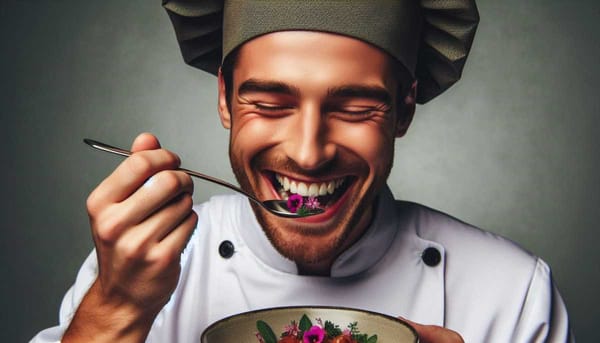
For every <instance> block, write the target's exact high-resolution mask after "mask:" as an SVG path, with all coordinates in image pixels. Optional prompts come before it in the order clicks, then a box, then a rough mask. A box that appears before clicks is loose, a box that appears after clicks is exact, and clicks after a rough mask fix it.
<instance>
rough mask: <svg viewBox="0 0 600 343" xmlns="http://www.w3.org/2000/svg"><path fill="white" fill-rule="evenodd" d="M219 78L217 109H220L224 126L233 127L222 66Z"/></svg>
mask: <svg viewBox="0 0 600 343" xmlns="http://www.w3.org/2000/svg"><path fill="white" fill-rule="evenodd" d="M218 80H219V102H218V105H217V109H218V110H219V117H220V118H221V124H222V125H223V127H224V128H226V129H230V128H231V113H230V112H229V107H228V106H227V92H226V91H225V81H224V80H223V74H222V73H221V68H219V74H218Z"/></svg>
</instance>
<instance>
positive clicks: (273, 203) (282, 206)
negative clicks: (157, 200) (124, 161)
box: [83, 138, 324, 218]
mask: <svg viewBox="0 0 600 343" xmlns="http://www.w3.org/2000/svg"><path fill="white" fill-rule="evenodd" d="M83 142H84V143H85V144H87V145H89V146H91V147H92V148H95V149H98V150H102V151H106V152H110V153H113V154H116V155H120V156H125V157H129V156H131V154H132V152H131V151H129V150H125V149H121V148H117V147H114V146H111V145H108V144H105V143H102V142H98V141H95V140H93V139H89V138H84V139H83ZM177 170H180V171H182V172H184V173H186V174H188V175H190V176H194V177H197V178H200V179H203V180H206V181H210V182H213V183H216V184H218V185H221V186H224V187H227V188H229V189H231V190H234V191H236V192H238V193H241V194H243V195H244V196H245V197H247V198H248V199H250V200H252V201H254V202H255V203H256V204H258V205H260V206H262V207H263V208H264V209H266V210H267V211H269V212H271V213H273V214H275V215H277V216H280V217H285V218H299V217H308V216H313V215H315V214H319V213H323V212H324V210H323V209H322V208H314V209H310V210H307V211H302V212H300V213H298V212H292V211H290V210H289V208H288V207H287V201H285V200H277V199H274V200H265V201H260V200H258V199H256V198H255V197H254V196H252V195H250V194H248V193H247V192H246V191H244V190H243V189H241V188H239V187H237V186H234V185H232V184H230V183H229V182H226V181H223V180H221V179H217V178H216V177H212V176H209V175H206V174H202V173H199V172H197V171H193V170H189V169H185V168H178V169H177Z"/></svg>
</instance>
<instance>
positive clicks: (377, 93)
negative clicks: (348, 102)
mask: <svg viewBox="0 0 600 343" xmlns="http://www.w3.org/2000/svg"><path fill="white" fill-rule="evenodd" d="M327 96H328V97H332V98H364V99H372V100H376V101H380V102H382V103H384V104H385V105H388V106H390V105H391V104H392V96H391V95H390V93H389V92H388V91H387V90H386V89H385V88H383V87H379V86H365V85H347V86H340V87H334V88H330V89H329V91H328V92H327Z"/></svg>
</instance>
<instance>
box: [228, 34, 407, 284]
mask: <svg viewBox="0 0 600 343" xmlns="http://www.w3.org/2000/svg"><path fill="white" fill-rule="evenodd" d="M388 58H389V57H388V56H387V55H386V54H384V53H382V52H381V51H380V50H378V49H376V48H374V47H372V46H370V45H368V44H366V43H364V42H361V41H359V40H356V39H352V38H348V37H344V36H340V35H333V34H325V33H316V32H299V31H289V32H277V33H272V34H268V35H264V36H261V37H259V38H256V39H254V40H252V41H250V42H247V43H246V44H244V45H243V46H242V47H241V50H240V51H239V55H238V63H237V65H236V66H235V69H234V74H233V85H232V91H233V93H232V97H231V103H230V104H228V103H227V97H226V93H225V85H224V82H223V78H222V76H220V77H219V80H220V81H219V84H220V87H219V88H220V92H219V113H220V115H221V121H222V123H223V126H224V127H225V128H228V129H230V130H231V134H230V160H231V164H232V167H233V170H234V173H235V175H236V177H237V179H238V182H239V183H240V185H241V186H242V188H244V189H245V190H246V191H248V192H250V193H253V194H254V195H256V197H258V198H259V199H272V198H274V197H279V194H277V192H276V191H275V189H274V187H273V185H272V183H271V182H270V181H269V180H268V177H266V176H265V175H270V174H272V173H273V172H275V173H279V174H283V175H286V176H289V177H290V178H293V179H296V180H301V181H307V182H326V181H329V180H334V179H338V178H340V177H346V178H351V179H352V180H353V182H352V184H351V186H350V189H348V191H347V192H346V193H347V194H345V196H344V197H343V199H342V200H341V201H340V202H339V203H338V204H337V205H336V207H337V208H336V209H334V210H330V211H327V212H326V213H325V214H322V215H318V216H313V217H310V218H305V219H299V220H290V219H284V218H280V217H277V216H274V215H271V214H269V213H267V212H266V211H264V210H263V209H261V208H258V207H254V212H255V214H256V217H257V219H258V220H259V222H260V223H261V225H262V227H263V228H264V229H265V232H266V234H267V236H268V237H269V238H270V240H271V242H272V243H273V245H274V246H275V247H276V248H277V249H278V250H279V252H280V253H281V254H282V255H284V256H286V257H288V258H290V259H292V260H294V261H296V263H297V265H298V268H299V271H300V272H301V273H303V274H311V275H328V274H329V270H330V267H331V264H332V263H333V261H334V260H335V258H336V257H337V256H338V255H339V254H340V253H341V252H342V251H344V250H345V249H347V248H348V247H349V246H350V245H352V244H353V243H354V242H356V240H357V239H359V238H360V236H361V235H362V233H363V232H364V231H365V229H366V228H367V227H368V224H369V223H370V220H371V217H372V213H373V201H374V199H375V197H376V195H377V194H378V193H379V191H380V190H381V188H382V187H383V186H384V185H385V180H386V179H387V177H388V175H389V172H390V169H391V167H392V161H393V155H394V139H395V138H396V137H400V136H402V135H404V133H405V132H406V129H407V128H408V125H409V123H410V119H411V118H412V113H413V110H414V89H413V91H412V92H411V94H410V95H409V96H408V97H407V99H405V101H402V102H401V106H402V108H401V109H398V104H397V101H396V97H395V94H396V93H397V89H398V83H397V80H396V78H395V77H394V75H395V73H393V72H392V70H393V68H392V64H391V63H390V61H389V60H388ZM364 61H369V63H364ZM349 90H352V92H350V91H349ZM400 111H403V114H404V115H402V116H399V115H398V114H399V113H400ZM400 118H401V119H400Z"/></svg>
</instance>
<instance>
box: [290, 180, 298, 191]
mask: <svg viewBox="0 0 600 343" xmlns="http://www.w3.org/2000/svg"><path fill="white" fill-rule="evenodd" d="M290 192H291V193H294V194H296V193H298V188H297V186H296V183H295V182H294V181H290Z"/></svg>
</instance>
